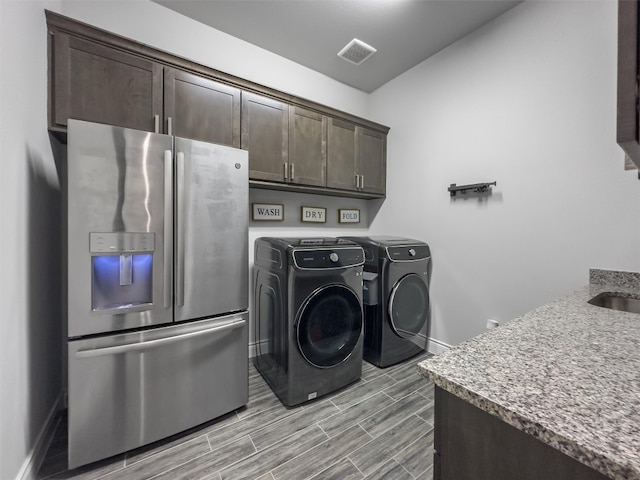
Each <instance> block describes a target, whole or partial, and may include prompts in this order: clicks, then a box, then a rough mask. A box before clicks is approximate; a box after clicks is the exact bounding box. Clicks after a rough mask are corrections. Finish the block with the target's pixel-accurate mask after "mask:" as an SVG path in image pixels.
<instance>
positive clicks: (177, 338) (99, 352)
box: [76, 319, 246, 358]
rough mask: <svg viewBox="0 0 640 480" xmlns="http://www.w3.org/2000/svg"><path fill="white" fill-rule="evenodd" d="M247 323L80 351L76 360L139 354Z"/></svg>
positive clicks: (239, 321)
mask: <svg viewBox="0 0 640 480" xmlns="http://www.w3.org/2000/svg"><path fill="white" fill-rule="evenodd" d="M245 323H246V321H245V320H244V319H242V320H235V321H233V322H231V323H227V324H225V325H218V326H215V327H212V328H207V329H205V330H197V331H195V332H189V333H183V334H181V335H174V336H170V337H165V338H158V339H157V340H149V341H147V342H138V343H129V344H126V345H116V346H113V347H104V348H94V349H89V350H78V351H77V352H76V358H93V357H102V356H104V355H117V354H120V353H129V352H139V351H141V350H147V349H149V348H155V347H161V346H164V345H169V344H171V343H176V342H182V341H184V340H187V339H189V338H194V337H200V336H202V335H207V334H210V333H213V332H222V331H226V330H233V329H236V328H239V327H242V326H243V325H244V324H245Z"/></svg>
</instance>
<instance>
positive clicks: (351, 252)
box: [293, 247, 364, 270]
mask: <svg viewBox="0 0 640 480" xmlns="http://www.w3.org/2000/svg"><path fill="white" fill-rule="evenodd" d="M293 261H294V262H295V264H296V266H297V267H298V268H303V269H313V270H316V269H323V268H343V267H355V266H358V265H362V264H363V263H364V250H363V249H362V248H361V247H351V248H337V249H326V250H325V249H317V250H294V252H293Z"/></svg>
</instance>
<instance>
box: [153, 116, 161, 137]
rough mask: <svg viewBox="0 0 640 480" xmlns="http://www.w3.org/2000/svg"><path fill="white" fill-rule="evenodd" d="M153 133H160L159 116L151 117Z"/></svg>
mask: <svg viewBox="0 0 640 480" xmlns="http://www.w3.org/2000/svg"><path fill="white" fill-rule="evenodd" d="M153 132H154V133H160V115H154V116H153Z"/></svg>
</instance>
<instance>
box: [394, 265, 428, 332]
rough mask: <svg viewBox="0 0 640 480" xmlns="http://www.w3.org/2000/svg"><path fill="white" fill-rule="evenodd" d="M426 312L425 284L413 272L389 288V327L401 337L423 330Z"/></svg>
mask: <svg viewBox="0 0 640 480" xmlns="http://www.w3.org/2000/svg"><path fill="white" fill-rule="evenodd" d="M428 314H429V290H428V289H427V285H426V284H425V283H424V281H423V280H422V278H421V277H420V276H419V275H417V274H415V273H411V274H409V275H405V276H404V277H402V278H401V279H400V281H399V282H398V283H396V284H395V285H394V286H393V289H392V290H391V296H390V298H389V319H390V321H391V328H393V331H394V332H396V334H398V335H399V336H401V337H402V338H412V337H414V336H416V335H417V334H419V333H420V332H423V330H424V328H425V326H426V324H427V316H428ZM423 333H424V332H423Z"/></svg>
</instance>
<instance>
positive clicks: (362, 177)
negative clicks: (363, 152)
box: [360, 175, 364, 189]
mask: <svg viewBox="0 0 640 480" xmlns="http://www.w3.org/2000/svg"><path fill="white" fill-rule="evenodd" d="M360 188H362V189H364V175H360Z"/></svg>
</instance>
